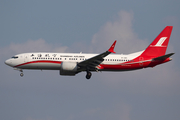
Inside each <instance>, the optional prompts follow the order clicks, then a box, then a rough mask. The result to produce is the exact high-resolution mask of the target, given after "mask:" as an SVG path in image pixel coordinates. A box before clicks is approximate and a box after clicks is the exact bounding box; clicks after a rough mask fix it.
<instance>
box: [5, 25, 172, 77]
mask: <svg viewBox="0 0 180 120" xmlns="http://www.w3.org/2000/svg"><path fill="white" fill-rule="evenodd" d="M172 29H173V26H166V27H165V28H164V30H163V31H162V32H161V33H160V34H159V35H158V36H157V37H156V38H155V39H154V41H153V42H152V43H151V44H150V45H149V46H148V47H147V48H146V49H145V50H143V51H140V52H136V53H131V54H127V55H124V54H111V53H115V52H114V47H115V45H116V40H115V41H114V43H113V44H112V45H111V47H110V48H109V49H108V50H107V51H105V52H103V53H101V54H84V53H45V52H36V53H22V54H18V55H15V56H13V57H12V58H10V59H8V60H6V61H5V64H6V65H8V66H11V67H13V68H14V69H15V70H19V71H20V72H21V73H20V76H21V77H22V76H23V75H24V74H23V69H34V70H59V71H60V75H65V76H75V75H76V74H78V73H80V72H83V71H84V72H86V79H90V78H91V76H92V73H91V72H95V71H96V72H98V71H130V70H138V69H142V68H148V67H155V66H156V65H159V64H162V63H166V62H169V61H171V60H172V58H170V56H172V55H173V54H174V53H170V54H165V53H166V49H167V47H168V43H169V39H170V35H171V31H172Z"/></svg>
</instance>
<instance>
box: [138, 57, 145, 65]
mask: <svg viewBox="0 0 180 120" xmlns="http://www.w3.org/2000/svg"><path fill="white" fill-rule="evenodd" d="M143 60H144V58H143V57H139V66H143Z"/></svg>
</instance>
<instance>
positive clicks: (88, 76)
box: [86, 71, 92, 79]
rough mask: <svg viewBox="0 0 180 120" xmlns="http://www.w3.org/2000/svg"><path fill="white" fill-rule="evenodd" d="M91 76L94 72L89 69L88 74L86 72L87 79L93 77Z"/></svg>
mask: <svg viewBox="0 0 180 120" xmlns="http://www.w3.org/2000/svg"><path fill="white" fill-rule="evenodd" d="M91 76H92V73H91V72H89V71H87V74H86V79H90V78H91Z"/></svg>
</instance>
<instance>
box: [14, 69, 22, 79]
mask: <svg viewBox="0 0 180 120" xmlns="http://www.w3.org/2000/svg"><path fill="white" fill-rule="evenodd" d="M14 70H18V71H20V72H21V73H20V76H21V77H23V76H24V74H23V70H22V69H19V68H14Z"/></svg>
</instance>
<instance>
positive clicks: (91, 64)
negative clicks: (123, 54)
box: [78, 40, 116, 70]
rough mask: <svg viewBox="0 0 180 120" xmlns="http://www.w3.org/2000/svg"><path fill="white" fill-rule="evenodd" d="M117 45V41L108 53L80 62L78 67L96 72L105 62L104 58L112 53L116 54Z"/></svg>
mask: <svg viewBox="0 0 180 120" xmlns="http://www.w3.org/2000/svg"><path fill="white" fill-rule="evenodd" d="M115 44H116V40H115V41H114V43H113V44H112V45H111V47H110V48H109V49H108V50H107V51H106V52H104V53H101V54H99V55H97V56H94V57H92V58H89V59H87V60H84V61H82V62H80V63H78V66H79V67H80V68H84V69H89V70H95V69H96V66H98V65H99V64H100V63H102V62H103V61H104V57H106V56H107V55H109V54H110V53H115V52H114V47H115Z"/></svg>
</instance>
